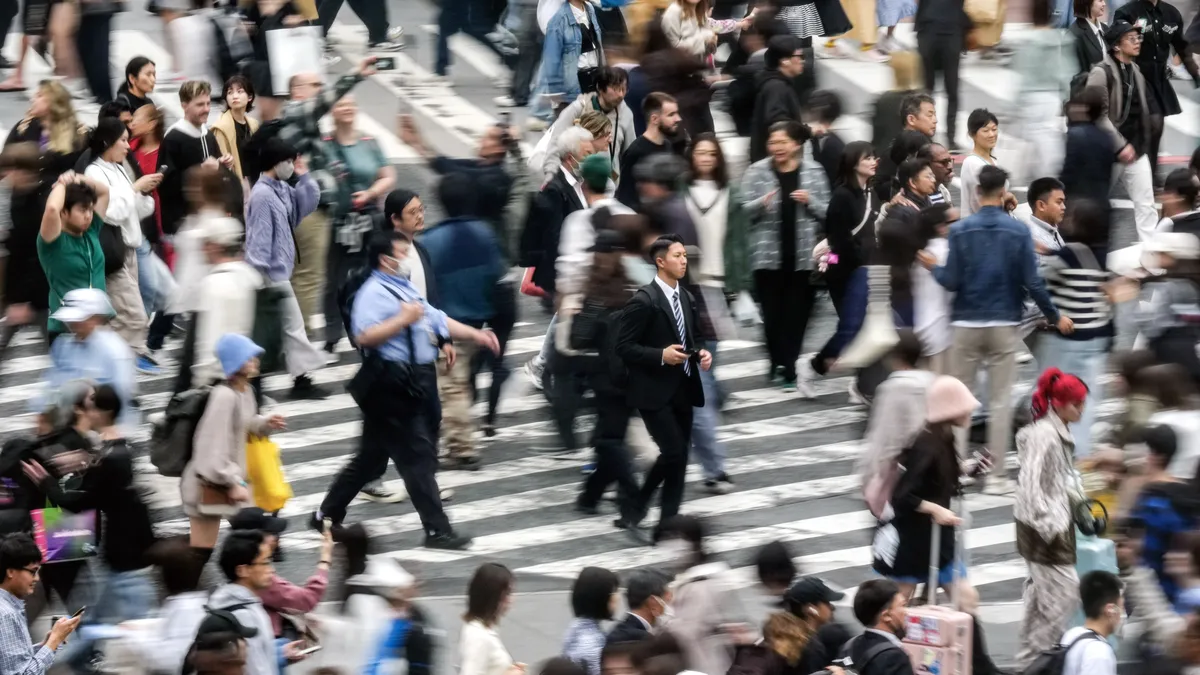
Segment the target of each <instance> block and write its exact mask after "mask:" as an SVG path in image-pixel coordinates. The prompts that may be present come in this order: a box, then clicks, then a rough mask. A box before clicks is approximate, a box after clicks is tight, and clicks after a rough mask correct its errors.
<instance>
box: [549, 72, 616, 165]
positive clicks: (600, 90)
mask: <svg viewBox="0 0 1200 675" xmlns="http://www.w3.org/2000/svg"><path fill="white" fill-rule="evenodd" d="M628 91H629V73H628V72H626V71H625V70H624V69H622V68H616V67H613V66H606V67H604V68H601V69H599V71H598V72H597V74H596V90H595V91H594V92H585V93H583V94H580V95H579V97H578V98H577V99H575V100H574V101H572V102H571V103H570V104H569V105H568V106H567V107H566V108H563V110H562V112H560V113H559V114H558V118H557V119H555V120H554V125H553V126H551V127H550V132H549V133H550V137H551V141H550V142H551V144H553V142H554V140H553V139H554V138H555V137H556V136H558V135H559V134H561V133H562V132H563V131H566V130H567V129H569V128H571V126H572V125H574V123H575V120H577V119H579V117H580V116H581V115H583V113H584V112H586V111H588V110H598V111H600V112H602V113H604V116H605V117H607V118H608V120H609V121H610V122H612V142H611V143H610V145H609V148H608V156H609V160H610V161H611V162H612V165H613V168H612V170H613V174H614V175H615V176H616V178H617V180H618V184H619V180H620V176H621V173H622V172H621V155H623V154H625V151H626V150H628V149H629V146H630V145H632V144H633V142H634V140H636V139H637V133H636V132H635V131H634V129H633V112H632V111H631V110H630V109H629V106H628V104H626V103H625V94H626V93H628Z"/></svg>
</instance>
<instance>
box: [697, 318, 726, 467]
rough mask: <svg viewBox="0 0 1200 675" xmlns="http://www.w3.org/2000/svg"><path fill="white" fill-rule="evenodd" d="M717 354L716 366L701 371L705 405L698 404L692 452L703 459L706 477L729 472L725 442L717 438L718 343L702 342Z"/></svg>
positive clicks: (701, 462)
mask: <svg viewBox="0 0 1200 675" xmlns="http://www.w3.org/2000/svg"><path fill="white" fill-rule="evenodd" d="M700 346H701V348H703V349H707V350H708V351H709V353H710V354H712V355H713V364H712V368H709V369H708V370H701V371H700V384H701V385H702V386H703V387H704V407H703V408H696V409H695V414H694V416H693V417H692V453H693V456H695V457H696V458H698V459H699V460H700V467H701V468H702V469H703V470H704V477H705V478H706V479H714V478H716V477H717V476H720V475H721V474H723V473H725V444H724V443H721V442H720V441H718V440H717V414H718V413H719V412H720V410H721V401H720V398H721V397H720V392H719V391H718V389H717V376H716V373H715V368H716V367H717V343H716V342H705V343H704V344H702V345H700Z"/></svg>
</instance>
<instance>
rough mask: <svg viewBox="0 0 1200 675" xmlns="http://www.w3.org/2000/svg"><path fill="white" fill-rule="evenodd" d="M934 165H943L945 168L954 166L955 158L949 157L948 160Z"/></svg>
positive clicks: (937, 161)
mask: <svg viewBox="0 0 1200 675" xmlns="http://www.w3.org/2000/svg"><path fill="white" fill-rule="evenodd" d="M934 164H941V165H943V166H954V158H953V157H947V158H946V159H939V160H935V161H934Z"/></svg>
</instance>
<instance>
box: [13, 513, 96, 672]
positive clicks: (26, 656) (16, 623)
mask: <svg viewBox="0 0 1200 675" xmlns="http://www.w3.org/2000/svg"><path fill="white" fill-rule="evenodd" d="M41 567H42V552H41V550H40V549H39V548H38V546H37V544H36V543H34V541H33V538H32V537H30V536H29V535H28V534H24V533H21V534H10V535H8V536H6V537H4V538H3V539H0V569H3V571H4V578H3V580H0V600H3V602H2V603H0V636H3V637H0V671H3V672H5V673H21V674H22V675H42V674H43V673H45V672H46V671H47V670H49V668H50V665H51V664H52V663H54V652H55V651H57V650H58V648H59V646H61V645H62V644H63V643H64V642H66V641H67V636H68V635H70V634H71V633H72V632H74V630H75V628H76V627H77V626H78V625H79V622H80V621H81V620H82V618H83V617H80V616H75V617H64V618H61V619H59V620H58V621H57V622H55V624H54V625H53V626H52V627H51V628H50V633H49V635H47V636H46V639H45V640H44V641H43V642H42V643H40V644H37V645H35V644H33V640H32V639H30V637H29V629H28V627H27V626H26V625H25V598H27V597H29V595H30V594H31V593H33V589H34V587H35V586H36V585H37V583H38V572H39V571H40V570H41Z"/></svg>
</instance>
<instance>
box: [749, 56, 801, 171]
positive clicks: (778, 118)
mask: <svg viewBox="0 0 1200 675" xmlns="http://www.w3.org/2000/svg"><path fill="white" fill-rule="evenodd" d="M755 86H756V87H757V88H758V95H757V96H756V97H755V99H754V119H753V120H752V121H751V122H750V161H751V162H757V161H758V160H760V159H763V158H764V157H766V156H767V135H768V133H767V132H768V130H769V129H770V128H771V125H772V124H775V123H776V122H793V121H799V120H800V99H799V97H797V96H796V88H795V86H794V85H793V83H792V81H791V80H789V79H788V78H786V77H784V76H783V75H782V74H780V72H779V71H778V70H764V71H763V72H761V73H759V74H758V75H757V76H755Z"/></svg>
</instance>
